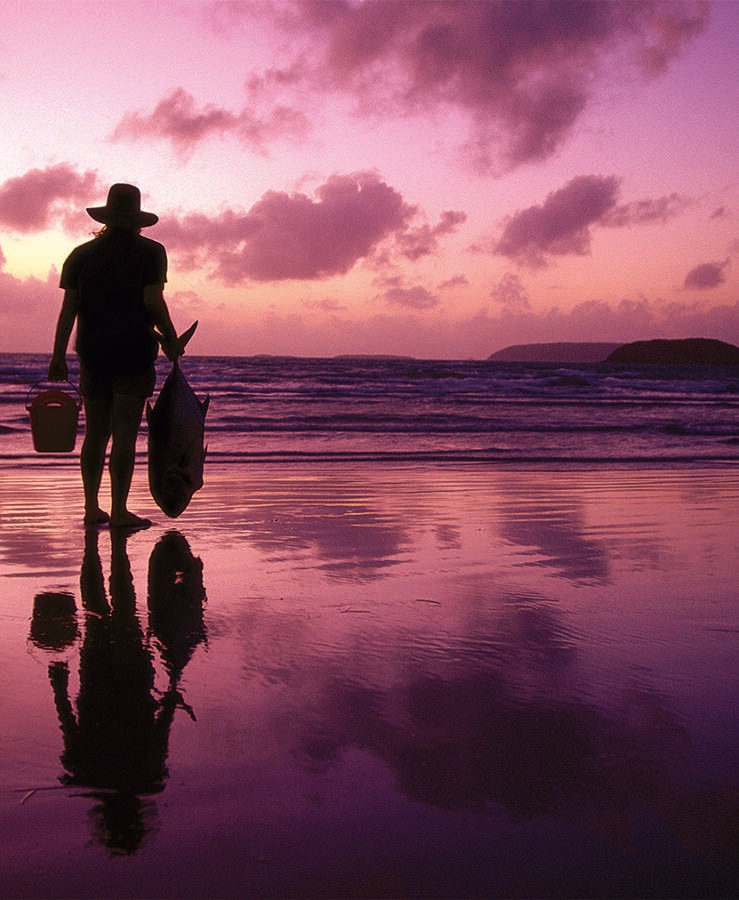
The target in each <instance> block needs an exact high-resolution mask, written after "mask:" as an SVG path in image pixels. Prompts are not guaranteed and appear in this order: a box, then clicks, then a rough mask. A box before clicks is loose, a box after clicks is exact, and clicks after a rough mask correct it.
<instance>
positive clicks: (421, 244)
mask: <svg viewBox="0 0 739 900" xmlns="http://www.w3.org/2000/svg"><path fill="white" fill-rule="evenodd" d="M466 220H467V216H466V214H465V213H463V212H454V211H452V210H447V211H445V212H443V213H442V214H441V219H440V221H439V224H438V225H435V226H434V227H433V228H432V227H431V226H430V225H421V226H420V227H418V228H413V229H409V230H408V231H406V232H405V233H404V234H401V235H399V236H398V249H399V250H400V252H401V254H402V255H403V256H405V257H406V259H409V260H411V261H412V262H415V260H417V259H420V258H421V257H422V256H428V255H429V254H431V253H434V252H435V250H436V248H437V246H438V239H439V238H440V237H443V236H445V235H447V234H452V233H454V231H456V229H457V226H458V225H461V224H462V223H463V222H465V221H466Z"/></svg>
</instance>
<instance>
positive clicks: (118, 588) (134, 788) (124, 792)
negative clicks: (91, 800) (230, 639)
mask: <svg viewBox="0 0 739 900" xmlns="http://www.w3.org/2000/svg"><path fill="white" fill-rule="evenodd" d="M180 537H181V536H180ZM126 540H127V535H126V533H125V532H121V531H115V530H114V531H113V532H111V544H112V547H111V551H112V552H111V567H110V604H108V600H107V598H106V595H105V582H104V578H103V569H102V565H101V562H100V555H99V552H98V530H97V529H93V528H90V529H87V531H86V533H85V554H84V558H83V562H82V571H81V574H80V588H81V592H82V603H83V606H84V608H85V611H86V613H87V616H86V619H85V635H84V641H83V645H82V648H81V651H80V671H79V694H78V697H77V709H76V712H75V710H74V707H73V705H72V699H71V697H70V694H69V669H68V666H67V664H66V663H59V662H54V663H52V664H51V665H50V666H49V678H50V680H51V685H52V689H53V692H54V703H55V706H56V710H57V715H58V716H59V723H60V726H61V730H62V735H63V738H64V754H63V756H62V764H63V765H64V768H65V769H66V771H67V775H65V776H64V778H63V781H64V783H65V784H69V785H79V786H84V787H87V788H90V789H91V796H93V797H95V798H96V799H97V800H98V805H97V806H96V807H95V809H94V810H93V819H94V821H95V823H96V831H97V834H98V838H99V840H100V841H101V843H103V844H105V846H106V847H107V848H108V849H109V850H110V852H111V853H115V854H120V853H126V854H128V853H134V852H135V851H136V850H137V849H138V848H139V847H140V846H141V842H142V841H143V839H144V838H145V836H146V834H147V833H148V832H149V831H150V830H151V828H152V822H151V821H150V820H151V819H152V818H153V817H154V816H155V814H156V809H155V807H154V804H153V803H152V802H151V801H147V800H145V799H144V797H145V796H146V795H151V794H154V793H157V792H159V791H161V790H162V789H163V788H164V784H165V780H166V777H167V765H166V764H167V752H168V743H169V731H170V727H171V725H172V720H173V718H174V714H175V710H176V709H177V708H178V707H182V708H184V709H185V710H186V711H187V712H188V713H189V714H190V715H191V716H192V715H193V714H192V711H191V710H190V709H189V708H188V707H187V705H186V704H185V702H184V700H183V698H182V695H181V694H180V692H179V690H178V682H179V678H180V676H181V675H182V669H183V668H184V666H185V664H186V662H187V659H189V655H188V656H187V658H186V659H183V660H182V661H181V665H180V666H178V667H177V671H176V672H173V671H170V672H169V676H170V677H169V685H168V687H167V689H166V691H165V693H164V695H163V696H162V697H161V698H160V699H157V698H156V696H155V688H154V676H155V670H154V663H153V659H152V656H151V653H150V651H149V649H148V648H147V646H146V643H145V641H144V635H143V633H142V630H141V626H140V622H139V618H138V615H137V612H136V595H135V592H134V586H133V578H132V575H131V567H130V564H129V560H128V555H127V552H126ZM181 541H182V542H184V545H185V547H187V543H186V542H185V541H184V538H181ZM187 549H188V551H189V547H188V548H187ZM160 558H161V554H157V551H156V548H155V550H154V552H153V553H152V558H151V560H150V563H149V570H150V571H149V577H150V585H149V603H150V604H154V605H161V604H162V598H161V597H160V596H159V592H163V594H164V605H168V604H167V599H168V598H170V597H171V596H175V595H177V593H178V589H177V588H173V584H170V583H169V582H175V580H176V578H177V575H178V573H174V574H172V573H171V571H170V568H171V567H170V562H171V560H170V561H163V562H162V566H163V571H159V569H160V568H161V567H160V563H159V560H160ZM190 560H191V563H187V562H186V561H185V562H184V563H183V565H186V566H189V568H190V569H192V571H193V575H192V578H190V577H188V578H187V581H188V582H189V583H190V585H191V587H190V588H189V589H188V590H187V592H186V593H187V596H188V597H189V599H190V600H191V601H192V604H191V605H193V606H195V607H197V608H199V610H200V615H199V616H198V615H197V610H195V611H193V612H191V613H190V614H189V618H191V619H192V620H193V621H195V622H196V623H197V633H198V638H196V639H193V640H192V641H191V642H190V644H189V645H188V646H189V647H190V648H191V649H190V653H191V652H192V649H194V646H195V645H196V644H197V643H198V642H199V640H203V639H204V634H205V632H204V625H203V622H202V602H203V599H204V597H205V590H204V588H203V586H202V584H203V583H202V563H200V561H199V560H194V558H193V557H192V554H190ZM197 563H199V564H200V565H199V568H198V567H197V565H196V564H197ZM193 567H194V568H193ZM152 585H153V588H152ZM152 590H153V593H152ZM196 598H197V599H196ZM178 609H179V607H178V608H172V609H171V610H170V614H169V615H170V624H169V631H170V640H174V638H173V637H171V635H175V634H176V633H177V626H176V624H175V620H176V619H177V617H178ZM187 618H188V616H185V615H184V613H183V623H182V624H181V626H180V627H181V628H185V629H187V628H188V626H187V625H186V624H185V621H186V620H187ZM181 640H183V641H184V638H182V639H181ZM162 643H164V642H162ZM165 664H166V656H165ZM167 668H168V669H169V668H170V667H169V666H167ZM193 718H194V716H193Z"/></svg>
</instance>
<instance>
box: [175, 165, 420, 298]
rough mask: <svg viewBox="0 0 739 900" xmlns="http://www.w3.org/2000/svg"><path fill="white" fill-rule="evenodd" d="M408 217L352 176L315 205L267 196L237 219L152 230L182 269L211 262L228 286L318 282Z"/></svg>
mask: <svg viewBox="0 0 739 900" xmlns="http://www.w3.org/2000/svg"><path fill="white" fill-rule="evenodd" d="M413 212H414V210H413V209H412V208H411V207H409V206H407V205H406V204H404V203H403V199H402V197H401V195H400V194H399V193H398V192H397V191H396V190H394V189H393V188H392V187H390V186H389V185H388V184H386V183H385V182H383V181H382V180H381V179H380V178H379V177H378V176H376V175H374V174H371V173H358V174H354V175H334V176H332V177H331V178H329V179H328V180H327V181H326V182H325V183H324V184H323V185H321V186H320V187H319V188H318V189H317V190H316V192H315V197H313V198H312V197H309V196H307V195H306V194H287V193H284V192H279V191H269V192H267V193H266V194H265V195H264V196H263V197H262V198H261V199H260V200H259V201H258V202H257V203H255V204H254V206H253V207H252V208H251V209H250V210H249V211H248V212H247V213H243V214H240V213H237V212H234V211H231V210H229V211H226V212H225V213H223V214H222V215H221V216H219V217H218V218H217V219H209V218H207V217H206V216H203V215H201V214H193V215H190V216H186V217H185V218H183V219H180V220H177V219H175V220H167V219H166V217H163V218H162V221H161V224H160V225H159V226H158V229H157V231H158V236H159V238H160V239H161V240H163V241H164V242H165V244H166V245H167V247H168V248H169V249H170V251H172V252H173V253H177V254H178V256H179V257H180V264H181V265H183V267H185V268H187V267H190V268H195V267H196V266H198V265H200V264H202V263H203V262H204V261H207V260H208V259H214V260H215V262H216V271H215V274H216V275H217V276H218V277H220V278H221V279H222V280H223V281H225V282H226V283H228V284H237V283H239V282H241V281H244V280H247V279H251V280H253V281H281V280H285V279H320V278H327V277H330V276H332V275H339V274H343V273H345V272H348V271H349V269H351V268H352V267H353V266H354V265H355V263H356V262H357V261H358V260H360V259H362V258H363V257H366V256H368V255H370V254H371V253H372V252H373V250H374V248H375V247H376V245H377V244H378V243H379V242H380V241H382V240H383V239H384V238H386V237H388V236H389V235H391V234H392V233H394V232H402V231H403V230H404V229H405V227H406V225H407V222H408V220H409V218H410V217H411V216H412V215H413Z"/></svg>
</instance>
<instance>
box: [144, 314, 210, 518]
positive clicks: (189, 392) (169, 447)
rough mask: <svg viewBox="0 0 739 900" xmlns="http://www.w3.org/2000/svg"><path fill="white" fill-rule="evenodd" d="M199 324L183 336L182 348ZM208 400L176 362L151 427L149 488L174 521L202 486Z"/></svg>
mask: <svg viewBox="0 0 739 900" xmlns="http://www.w3.org/2000/svg"><path fill="white" fill-rule="evenodd" d="M197 324H198V323H197V322H195V323H194V324H193V325H191V326H190V328H188V330H187V331H186V332H185V333H184V334H183V335H182V336H181V337H180V340H181V341H182V342H183V345H184V344H185V343H187V341H188V340H189V339H190V338H191V337H192V335H193V332H194V331H195V328H196V327H197ZM208 402H209V398H208V397H206V398H205V400H202V401H200V400H198V398H197V397H196V396H195V393H194V391H193V389H192V388H191V387H190V385H189V384H188V382H187V379H186V378H185V376H184V375H183V373H182V370H181V369H180V366H179V363H178V362H177V361H176V360H175V362H174V363H173V364H172V371H171V372H170V373H169V375H168V376H167V380H166V381H165V382H164V385H163V387H162V389H161V391H160V392H159V396H158V397H157V401H156V403H155V404H154V406H153V407H152V406H151V404H150V403H147V404H146V421H147V422H148V424H149V488H150V489H151V495H152V497H153V498H154V500H155V501H156V504H157V506H158V507H159V508H160V509H161V510H162V512H164V513H166V515H168V516H169V517H170V518H172V519H174V518H176V517H177V516H179V515H180V513H182V512H183V511H184V510H185V509H186V508H187V505H188V503H189V502H190V500H191V498H192V495H193V494H194V493H195V491H198V490H200V488H201V487H202V486H203V463H204V461H205V450H206V448H204V447H203V431H204V423H205V414H206V412H207V411H208Z"/></svg>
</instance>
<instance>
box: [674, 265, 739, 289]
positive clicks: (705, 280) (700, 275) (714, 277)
mask: <svg viewBox="0 0 739 900" xmlns="http://www.w3.org/2000/svg"><path fill="white" fill-rule="evenodd" d="M728 265H729V260H728V259H725V260H724V261H723V262H709V263H702V264H701V265H699V266H695V268H693V269H691V270H690V271H689V272H688V274H687V275H686V276H685V281H684V283H683V287H684V288H697V289H698V290H705V289H707V288H715V287H718V286H719V285H720V284H723V283H724V281H726V275H725V274H724V270H725V269H726V267H727V266H728Z"/></svg>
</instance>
